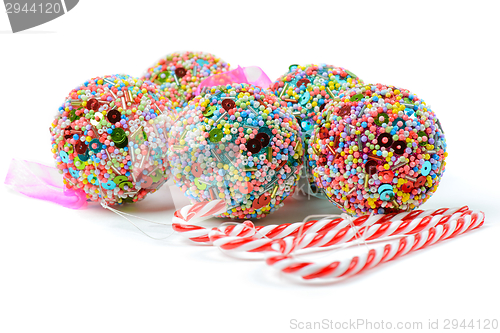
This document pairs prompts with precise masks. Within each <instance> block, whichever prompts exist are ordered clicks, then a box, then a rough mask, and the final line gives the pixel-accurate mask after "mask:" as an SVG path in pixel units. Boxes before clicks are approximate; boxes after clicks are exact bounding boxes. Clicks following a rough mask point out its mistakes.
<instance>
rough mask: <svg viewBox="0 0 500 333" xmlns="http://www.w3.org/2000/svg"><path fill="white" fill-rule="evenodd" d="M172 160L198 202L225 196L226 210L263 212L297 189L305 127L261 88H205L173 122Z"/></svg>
mask: <svg viewBox="0 0 500 333" xmlns="http://www.w3.org/2000/svg"><path fill="white" fill-rule="evenodd" d="M170 134H171V135H170V140H169V146H170V148H169V153H168V160H169V163H170V166H171V171H172V178H173V180H174V182H175V184H176V185H177V186H178V187H179V188H180V189H181V191H182V192H184V194H185V195H186V196H188V197H189V198H190V199H191V200H192V201H193V202H202V201H210V200H216V199H223V200H224V201H225V202H226V207H227V211H226V212H225V213H223V214H221V215H219V216H220V217H231V218H237V219H249V218H261V217H264V216H266V215H267V214H270V213H272V212H274V211H275V210H277V209H278V208H279V207H281V206H282V205H283V200H284V199H285V198H286V197H288V196H289V195H290V194H292V193H293V191H294V189H295V186H296V182H297V181H298V179H299V174H300V170H301V167H302V154H303V149H302V142H301V139H300V127H299V125H298V123H297V121H296V119H295V117H294V116H293V115H292V114H291V110H290V109H289V108H287V107H282V106H281V105H280V102H279V99H278V98H277V97H276V96H274V95H272V94H270V93H268V92H266V91H263V90H262V89H261V88H259V87H256V86H253V85H247V84H233V85H227V86H216V87H212V88H211V89H210V88H209V89H204V91H203V93H202V94H201V95H199V96H197V97H195V99H193V100H191V101H190V102H189V104H188V105H187V107H186V108H184V110H183V111H182V113H181V114H180V115H179V117H178V118H177V120H176V121H175V122H174V123H173V125H172V128H171V131H170Z"/></svg>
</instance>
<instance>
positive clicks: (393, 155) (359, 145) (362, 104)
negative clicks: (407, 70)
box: [309, 84, 447, 215]
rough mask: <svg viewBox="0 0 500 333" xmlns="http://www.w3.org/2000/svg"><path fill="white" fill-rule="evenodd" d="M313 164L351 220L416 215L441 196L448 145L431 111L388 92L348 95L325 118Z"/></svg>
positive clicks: (365, 89) (376, 88) (369, 88)
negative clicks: (403, 213)
mask: <svg viewBox="0 0 500 333" xmlns="http://www.w3.org/2000/svg"><path fill="white" fill-rule="evenodd" d="M310 140H311V141H310V146H309V154H310V155H309V159H310V162H311V164H312V169H313V175H314V178H315V180H316V184H317V185H318V187H320V188H321V189H322V190H323V191H324V193H325V194H326V195H327V196H328V198H329V199H330V201H332V202H333V203H335V204H336V205H337V206H338V207H339V208H340V209H342V210H343V211H344V212H347V213H349V214H351V215H363V214H369V213H372V212H373V213H375V214H377V213H378V214H383V213H393V212H398V211H409V210H412V209H414V208H416V207H418V206H420V205H421V204H422V203H424V202H425V201H427V200H428V199H429V197H430V196H431V195H432V194H433V193H434V192H435V191H436V189H437V187H438V185H439V181H440V179H441V176H442V175H443V172H444V170H445V165H446V163H445V158H446V156H447V153H446V140H445V137H444V132H443V130H442V128H441V124H440V123H439V120H438V119H437V117H436V115H435V114H434V112H433V111H432V110H431V108H430V106H428V105H426V103H425V102H424V101H423V100H422V99H420V98H419V97H418V96H417V95H415V94H413V93H411V92H410V91H408V90H406V89H400V88H396V87H392V86H385V85H382V84H376V85H366V86H362V87H357V88H352V89H348V90H345V91H340V92H339V94H338V96H337V97H336V98H334V100H333V101H331V102H330V103H329V104H328V105H327V106H326V107H325V108H324V109H323V110H322V112H321V113H320V114H319V116H318V118H317V120H316V124H315V126H314V130H313V133H312V136H311V139H310Z"/></svg>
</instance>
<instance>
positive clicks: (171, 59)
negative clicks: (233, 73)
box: [142, 51, 229, 111]
mask: <svg viewBox="0 0 500 333" xmlns="http://www.w3.org/2000/svg"><path fill="white" fill-rule="evenodd" d="M227 70H229V64H228V63H226V62H225V61H223V60H221V59H219V58H217V57H216V56H214V55H212V54H210V53H203V52H191V51H188V52H183V53H171V54H169V55H167V56H166V57H165V58H162V59H160V60H159V61H158V62H157V63H156V64H155V65H154V66H153V67H151V68H149V69H148V70H147V73H146V74H145V75H144V77H143V78H142V79H143V80H150V81H152V82H154V83H156V84H158V85H160V89H161V90H162V91H164V92H165V95H166V97H167V98H168V99H169V100H170V103H168V107H169V108H171V109H172V110H174V111H180V110H181V109H182V108H183V107H185V106H186V105H187V102H188V101H189V100H191V99H192V98H194V97H195V91H196V89H197V88H198V86H199V85H200V83H201V81H203V80H204V79H205V78H207V77H209V76H211V75H215V74H219V73H222V72H225V71H227Z"/></svg>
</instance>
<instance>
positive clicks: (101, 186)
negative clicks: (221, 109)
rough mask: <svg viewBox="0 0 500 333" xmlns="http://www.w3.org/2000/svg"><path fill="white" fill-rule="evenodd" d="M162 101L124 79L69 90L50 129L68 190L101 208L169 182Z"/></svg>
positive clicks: (152, 88) (154, 89) (152, 90)
mask: <svg viewBox="0 0 500 333" xmlns="http://www.w3.org/2000/svg"><path fill="white" fill-rule="evenodd" d="M166 102H167V99H166V98H165V96H164V94H163V93H162V92H161V91H160V90H159V89H158V86H157V85H155V84H152V83H146V82H143V81H142V80H138V79H136V78H133V77H131V76H128V75H111V76H104V77H97V78H93V79H91V80H88V81H86V82H85V83H83V84H82V85H80V86H78V87H77V88H75V89H73V90H72V91H71V92H70V93H69V95H68V97H67V98H66V99H65V101H64V103H63V105H62V106H61V107H60V108H59V112H58V114H57V116H56V117H55V119H54V121H53V123H52V126H51V127H50V133H51V136H52V137H51V140H52V152H53V153H54V158H55V160H56V165H57V168H58V169H59V170H60V172H62V174H63V180H64V183H65V184H66V187H68V188H69V189H75V190H77V189H81V190H83V191H84V192H85V193H86V197H87V200H90V201H101V200H103V201H104V202H105V203H106V204H108V205H111V204H117V203H118V204H119V203H123V202H135V201H138V200H141V199H143V198H144V197H145V196H146V195H147V194H148V193H150V192H154V191H155V190H156V189H158V188H159V187H160V186H161V185H162V184H163V183H164V182H165V181H166V179H167V178H168V167H167V166H168V165H167V163H166V154H167V131H168V128H169V127H170V122H171V119H170V118H169V117H167V116H166V115H164V112H165V111H166V109H167V108H166V106H165V103H166Z"/></svg>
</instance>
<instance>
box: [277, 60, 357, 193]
mask: <svg viewBox="0 0 500 333" xmlns="http://www.w3.org/2000/svg"><path fill="white" fill-rule="evenodd" d="M358 84H363V81H362V80H361V79H360V78H358V77H357V76H356V75H354V74H353V73H351V72H350V71H348V70H346V69H345V68H342V67H335V66H331V65H325V64H321V65H305V66H299V65H291V66H290V70H289V72H288V73H286V74H284V75H282V76H281V77H279V78H278V79H277V80H276V81H275V82H274V83H273V85H272V86H271V90H272V92H273V94H275V95H276V96H279V97H280V98H281V99H282V106H287V107H290V108H292V109H293V115H294V116H295V117H296V118H297V120H298V122H299V124H300V125H301V127H302V140H303V142H304V144H305V147H308V145H309V138H310V136H311V132H312V129H313V126H314V124H315V123H316V121H317V115H318V114H319V113H320V112H321V111H322V110H323V109H324V107H325V106H326V105H327V104H328V103H329V102H330V101H332V99H334V98H335V97H336V96H337V94H338V92H339V91H340V90H345V89H349V88H353V87H355V86H356V85H358ZM356 98H360V94H358V95H357V96H356ZM304 157H305V164H306V172H307V174H308V178H309V182H310V185H311V188H315V187H316V186H315V185H314V183H315V182H314V178H313V176H312V173H311V167H312V164H310V163H308V159H309V158H308V153H307V151H306V154H305V156H304Z"/></svg>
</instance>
